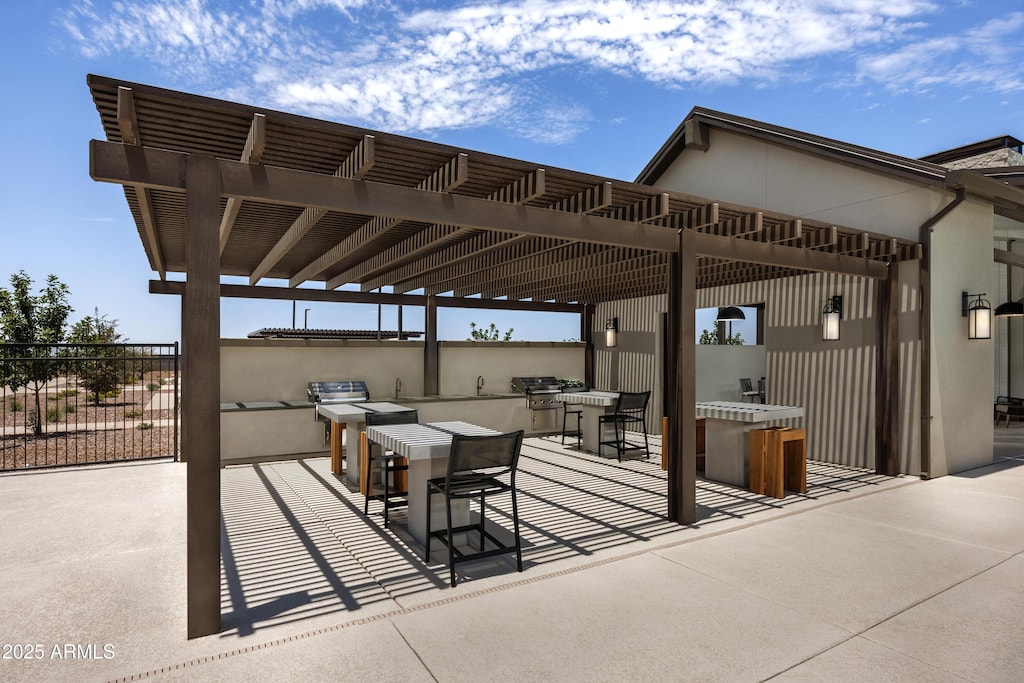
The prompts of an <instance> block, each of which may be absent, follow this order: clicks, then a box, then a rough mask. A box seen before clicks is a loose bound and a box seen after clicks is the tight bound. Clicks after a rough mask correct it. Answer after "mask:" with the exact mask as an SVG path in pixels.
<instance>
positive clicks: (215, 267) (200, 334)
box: [181, 154, 221, 638]
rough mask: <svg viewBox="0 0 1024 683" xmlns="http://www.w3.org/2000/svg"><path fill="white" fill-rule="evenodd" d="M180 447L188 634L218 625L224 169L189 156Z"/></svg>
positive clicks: (208, 631)
mask: <svg viewBox="0 0 1024 683" xmlns="http://www.w3.org/2000/svg"><path fill="white" fill-rule="evenodd" d="M185 176H186V180H185V183H186V190H185V193H186V197H185V222H186V237H185V268H186V277H187V280H186V282H185V296H184V300H183V303H182V311H183V315H182V341H183V346H184V349H183V353H184V357H185V366H184V370H183V373H182V377H183V380H184V386H185V391H184V392H183V394H182V421H181V424H182V450H183V451H184V452H185V453H186V454H187V459H188V465H186V467H187V468H188V471H187V474H186V498H187V500H186V526H187V530H188V540H187V550H186V555H187V565H188V568H187V593H188V616H187V623H188V637H189V638H198V637H200V636H207V635H211V634H214V633H218V632H219V631H220V627H221V623H220V239H219V229H220V169H219V167H218V165H217V160H216V159H214V158H212V157H205V156H200V155H196V154H193V155H190V156H189V157H188V159H187V161H186V162H185Z"/></svg>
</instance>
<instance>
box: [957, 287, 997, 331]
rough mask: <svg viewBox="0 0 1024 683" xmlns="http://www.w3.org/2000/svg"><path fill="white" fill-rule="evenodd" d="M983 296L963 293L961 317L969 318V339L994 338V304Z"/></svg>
mask: <svg viewBox="0 0 1024 683" xmlns="http://www.w3.org/2000/svg"><path fill="white" fill-rule="evenodd" d="M983 296H985V294H968V293H967V292H962V293H961V315H962V316H963V317H965V318H967V338H968V339H991V338H992V304H990V303H989V302H988V300H986V299H983V298H982V297H983Z"/></svg>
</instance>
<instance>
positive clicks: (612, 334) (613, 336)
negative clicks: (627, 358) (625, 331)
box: [604, 318, 619, 349]
mask: <svg viewBox="0 0 1024 683" xmlns="http://www.w3.org/2000/svg"><path fill="white" fill-rule="evenodd" d="M604 345H605V346H607V347H608V348H609V349H613V348H615V347H616V346H618V345H619V319H618V318H608V321H607V322H606V323H605V324H604Z"/></svg>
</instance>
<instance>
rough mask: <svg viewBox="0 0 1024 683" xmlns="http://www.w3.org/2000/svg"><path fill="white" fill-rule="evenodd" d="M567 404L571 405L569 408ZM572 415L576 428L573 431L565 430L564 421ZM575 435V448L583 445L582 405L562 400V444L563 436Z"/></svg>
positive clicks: (563, 442)
mask: <svg viewBox="0 0 1024 683" xmlns="http://www.w3.org/2000/svg"><path fill="white" fill-rule="evenodd" d="M569 406H572V408H571V409H570V407H569ZM570 415H572V416H573V417H574V418H576V429H575V430H573V431H566V426H567V425H566V422H567V421H568V419H569V416H570ZM567 436H575V437H576V448H582V447H583V405H582V404H580V403H566V402H565V401H562V445H563V446H564V445H565V437H567Z"/></svg>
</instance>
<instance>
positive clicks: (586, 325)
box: [580, 304, 594, 389]
mask: <svg viewBox="0 0 1024 683" xmlns="http://www.w3.org/2000/svg"><path fill="white" fill-rule="evenodd" d="M580 341H582V342H583V343H584V344H586V348H585V349H584V351H583V383H584V384H586V385H587V386H588V387H590V388H591V389H593V388H594V304H587V305H586V306H585V307H584V308H583V311H582V312H581V313H580Z"/></svg>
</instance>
